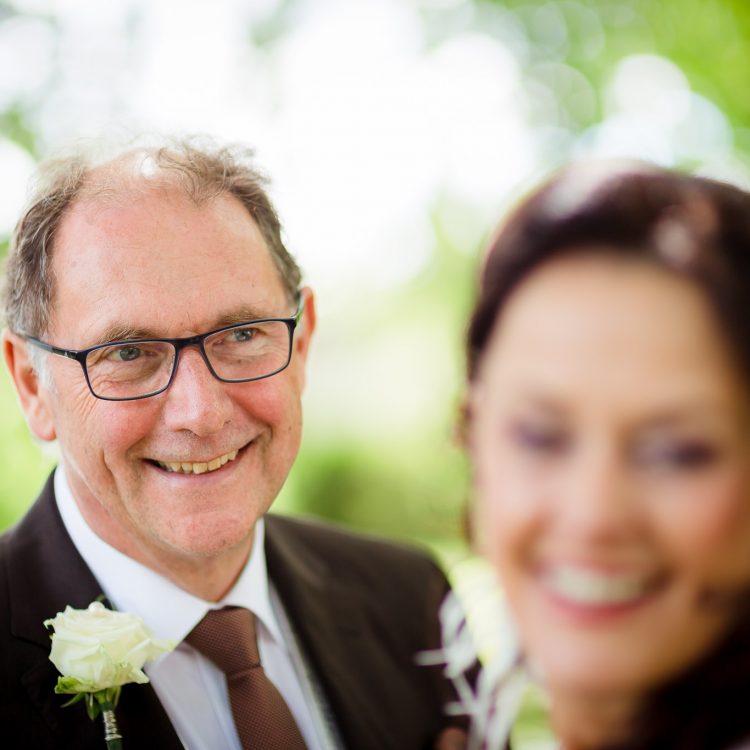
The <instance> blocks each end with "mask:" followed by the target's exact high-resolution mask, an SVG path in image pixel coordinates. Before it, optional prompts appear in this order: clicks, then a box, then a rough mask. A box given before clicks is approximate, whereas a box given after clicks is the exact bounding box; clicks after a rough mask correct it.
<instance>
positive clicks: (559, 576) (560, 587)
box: [545, 566, 647, 605]
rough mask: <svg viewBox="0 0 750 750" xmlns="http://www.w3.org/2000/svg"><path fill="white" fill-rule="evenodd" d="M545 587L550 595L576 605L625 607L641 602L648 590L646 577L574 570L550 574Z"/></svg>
mask: <svg viewBox="0 0 750 750" xmlns="http://www.w3.org/2000/svg"><path fill="white" fill-rule="evenodd" d="M545 583H546V585H547V587H548V588H549V589H550V590H551V591H553V592H554V593H555V594H557V595H558V596H560V597H562V598H563V599H567V600H568V601H569V602H571V603H573V604H590V605H609V604H623V603H625V602H629V601H633V600H635V599H638V598H639V597H641V596H642V595H643V594H644V592H645V591H646V590H647V582H646V580H645V579H644V578H643V576H637V575H633V574H627V573H604V572H602V571H595V570H592V569H590V568H579V567H573V566H563V567H557V568H554V569H552V570H549V571H548V572H547V574H546V575H545Z"/></svg>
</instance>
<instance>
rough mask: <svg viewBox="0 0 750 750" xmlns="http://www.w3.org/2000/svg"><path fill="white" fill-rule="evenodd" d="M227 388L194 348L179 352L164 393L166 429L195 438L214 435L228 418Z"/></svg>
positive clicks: (229, 406)
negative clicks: (194, 435)
mask: <svg viewBox="0 0 750 750" xmlns="http://www.w3.org/2000/svg"><path fill="white" fill-rule="evenodd" d="M227 388H228V386H227V385H226V384H225V383H222V382H221V381H220V380H217V379H216V378H215V377H214V376H213V374H212V373H211V372H210V371H209V369H208V365H207V364H206V362H205V361H204V359H203V357H202V356H201V353H200V352H199V351H198V350H197V349H196V348H195V347H188V348H186V349H183V350H182V352H181V353H180V358H179V361H178V362H177V371H176V372H175V374H174V377H173V378H172V383H171V385H170V386H169V388H168V389H167V391H166V394H165V395H166V397H167V405H166V409H165V419H166V422H167V427H169V428H170V429H172V430H189V431H190V432H192V433H194V434H196V435H199V436H207V435H212V434H214V433H216V432H218V431H219V430H221V429H222V427H224V425H225V424H226V423H227V422H228V421H229V420H230V419H231V415H232V409H233V401H232V398H231V396H230V395H229V393H228V391H227Z"/></svg>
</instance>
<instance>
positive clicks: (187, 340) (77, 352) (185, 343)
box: [21, 297, 305, 401]
mask: <svg viewBox="0 0 750 750" xmlns="http://www.w3.org/2000/svg"><path fill="white" fill-rule="evenodd" d="M304 310H305V299H304V297H300V300H299V304H298V306H297V311H296V312H295V313H294V315H292V316H291V317H289V318H257V319H254V320H245V321H240V322H237V323H231V324H229V325H225V326H221V327H220V328H214V329H213V330H211V331H207V332H206V333H199V334H198V335H197V336H184V337H182V338H176V339H159V338H139V339H122V340H118V341H107V342H105V343H103V344H97V345H96V346H90V347H89V348H88V349H62V348H61V347H59V346H54V345H53V344H48V343H47V342H46V341H42V340H40V339H38V338H36V337H35V336H31V335H29V334H21V336H22V338H24V339H25V340H26V341H28V342H29V343H30V344H32V345H33V346H36V347H38V348H39V349H44V351H46V352H50V353H51V354H57V355H59V356H61V357H66V358H67V359H74V360H75V361H76V362H78V364H79V365H81V369H82V370H83V375H84V377H85V378H86V385H87V386H88V387H89V391H90V392H91V395H92V396H93V397H94V398H98V399H99V400H101V401H140V400H141V399H144V398H151V396H158V395H159V394H160V393H164V391H166V390H167V388H169V386H170V385H172V381H173V380H174V376H175V373H176V372H177V365H178V363H179V361H180V352H181V351H182V350H183V349H185V348H187V347H189V346H195V347H197V349H198V351H199V352H200V355H201V357H202V358H203V361H204V362H205V363H206V367H207V368H208V371H209V372H210V373H211V375H213V376H214V377H215V378H216V379H217V380H219V381H221V382H222V383H250V382H252V381H254V380H264V379H265V378H270V377H271V376H272V375H277V374H278V373H280V372H281V371H282V370H285V369H286V368H287V367H289V363H290V362H291V361H292V346H293V342H294V331H295V330H296V328H297V326H298V325H299V321H300V319H301V318H302V313H303V312H304ZM258 323H285V324H286V326H287V329H288V330H289V351H288V353H287V358H286V362H285V363H284V364H283V365H282V366H281V367H279V368H277V369H276V370H274V371H273V372H269V373H267V374H266V375H258V376H256V377H253V378H238V379H234V378H222V377H221V376H220V375H218V374H217V373H216V370H214V368H213V366H212V365H211V362H210V360H209V358H208V355H207V354H206V349H205V346H204V343H203V342H204V341H205V340H206V339H207V338H208V337H209V336H213V335H214V334H216V333H221V332H222V331H229V330H232V329H233V328H242V327H243V326H249V325H257V324H258ZM146 343H158V344H171V345H172V346H173V347H174V350H175V354H174V361H173V362H172V372H171V373H170V374H169V380H167V382H166V384H165V385H164V386H162V387H161V388H159V389H157V390H155V391H151V392H150V393H144V394H143V395H142V396H124V397H123V396H120V397H113V396H100V395H98V394H97V393H94V389H93V388H92V387H91V381H90V380H89V372H88V366H87V364H86V358H87V357H88V355H89V354H91V352H95V351H96V350H97V349H106V348H107V347H110V346H122V345H127V344H146Z"/></svg>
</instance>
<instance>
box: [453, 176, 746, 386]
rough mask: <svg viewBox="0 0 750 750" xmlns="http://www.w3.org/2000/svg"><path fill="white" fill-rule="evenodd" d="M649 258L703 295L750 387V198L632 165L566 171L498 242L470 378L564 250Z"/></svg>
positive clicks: (526, 205)
mask: <svg viewBox="0 0 750 750" xmlns="http://www.w3.org/2000/svg"><path fill="white" fill-rule="evenodd" d="M580 251H588V252H591V253H601V254H615V255H618V256H623V257H630V258H634V259H643V260H646V261H650V262H653V263H656V264H658V265H659V266H662V267H664V268H667V269H671V270H672V271H674V272H675V273H677V274H679V275H681V276H684V277H685V278H688V279H690V280H692V281H693V282H694V283H695V284H696V285H697V286H698V287H699V288H700V289H701V290H702V291H703V292H704V294H705V296H706V298H707V300H708V301H709V303H710V305H711V307H712V309H713V310H714V312H715V314H716V318H717V321H718V324H719V326H720V327H721V329H722V331H723V332H724V334H725V336H726V339H727V342H728V344H729V345H730V348H731V349H732V350H733V352H734V353H735V354H736V355H737V358H738V361H739V365H740V367H741V368H742V369H743V371H744V373H745V375H746V376H747V378H748V381H750V195H749V194H748V193H746V192H744V191H742V190H740V189H739V188H737V187H734V186H731V185H728V184H725V183H721V182H716V181H714V180H709V179H706V178H702V177H694V176H690V175H685V174H680V173H676V172H672V171H669V170H665V169H658V168H656V167H648V166H645V165H639V164H636V163H633V164H631V165H629V166H627V167H626V166H623V165H622V164H617V165H615V164H613V163H611V162H609V163H608V162H600V163H590V164H580V165H574V166H571V167H568V168H567V169H565V170H564V171H562V172H561V173H559V174H558V175H557V176H555V177H553V178H552V179H551V180H550V181H549V182H547V183H546V184H545V185H543V186H542V187H541V188H540V189H538V190H537V191H536V192H534V193H533V194H532V195H531V196H530V197H528V198H527V199H526V200H525V201H524V202H523V203H522V204H521V205H520V206H519V207H518V208H517V209H516V211H515V212H514V213H513V214H511V216H510V218H509V219H508V220H507V222H506V223H505V224H504V225H503V227H502V228H501V229H500V231H499V232H498V234H497V235H496V237H495V239H494V241H493V242H492V244H491V246H490V249H489V252H488V254H487V258H486V261H485V265H484V268H483V271H482V274H481V280H480V289H479V297H478V300H477V303H476V306H475V308H474V312H473V315H472V318H471V323H470V325H469V331H468V341H467V357H468V375H469V380H473V379H474V377H475V376H476V373H477V366H478V363H479V360H480V359H481V356H482V353H483V352H484V349H485V347H486V345H487V342H488V340H489V338H490V334H491V333H492V330H493V328H494V325H495V322H496V321H497V319H498V318H499V316H500V314H501V312H502V310H503V307H504V305H505V303H506V302H507V300H508V298H509V296H510V295H511V293H512V292H513V290H514V289H515V288H516V287H517V286H518V284H519V283H520V282H521V281H523V279H524V278H526V276H528V275H529V274H530V273H531V272H533V271H534V270H536V269H537V268H539V267H540V266H541V265H542V264H544V263H546V262H547V261H549V260H551V259H553V258H555V257H558V256H560V255H562V254H564V253H570V252H580Z"/></svg>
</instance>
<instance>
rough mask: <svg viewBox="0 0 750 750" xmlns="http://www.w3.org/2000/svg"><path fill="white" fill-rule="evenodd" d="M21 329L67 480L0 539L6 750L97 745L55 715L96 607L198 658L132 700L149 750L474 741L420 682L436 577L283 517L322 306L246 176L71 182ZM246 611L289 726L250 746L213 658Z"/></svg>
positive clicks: (51, 487)
mask: <svg viewBox="0 0 750 750" xmlns="http://www.w3.org/2000/svg"><path fill="white" fill-rule="evenodd" d="M6 322H7V326H8V330H6V331H5V333H4V338H3V350H4V356H5V361H6V363H7V365H8V368H9V370H10V373H11V376H12V378H13V381H14V383H15V386H16V389H17V393H18V398H19V401H20V404H21V407H22V408H23V410H24V412H25V415H26V419H27V422H28V424H29V427H30V429H31V431H32V432H33V434H34V435H35V436H36V437H37V438H39V439H40V440H43V441H52V440H57V442H58V444H59V448H60V451H61V454H62V460H61V462H60V466H59V467H58V469H57V471H56V472H55V473H54V475H53V477H51V478H50V480H49V481H48V483H47V485H46V487H45V488H44V490H43V491H42V493H41V495H40V497H39V498H38V500H37V502H36V503H35V505H34V506H33V507H32V509H31V510H30V512H29V513H28V515H27V516H26V518H25V519H24V520H22V521H21V523H20V524H19V525H18V526H17V527H16V528H15V529H13V530H12V531H10V532H9V533H8V534H7V535H6V536H5V537H4V538H2V540H1V541H0V657H1V658H0V664H2V668H1V669H0V672H1V674H2V676H1V677H0V727H2V729H1V730H0V731H1V732H2V736H3V741H2V744H3V747H14V748H15V747H23V748H27V747H33V748H60V747H75V748H89V747H91V748H94V747H96V748H99V747H101V746H102V742H103V739H102V727H101V725H100V723H98V722H97V723H94V722H91V721H89V719H88V718H87V716H86V712H85V711H84V710H83V708H82V707H81V706H72V707H66V708H63V707H62V703H63V701H64V698H63V697H61V696H58V695H55V694H54V692H53V689H54V685H55V683H56V679H57V672H56V670H55V668H54V667H53V665H52V664H51V663H50V662H49V660H48V654H49V647H50V639H49V633H48V632H47V631H46V630H45V629H44V626H43V621H44V620H45V619H47V618H50V617H53V616H54V615H55V614H56V613H57V612H58V611H61V610H63V609H64V608H65V606H66V605H71V606H72V607H74V608H85V607H87V605H88V604H89V603H90V602H91V601H93V600H94V599H95V598H96V597H97V596H99V595H100V594H104V595H105V596H106V597H107V599H108V601H109V602H110V603H111V605H112V606H113V607H115V608H116V609H118V610H121V611H126V612H131V613H133V614H137V615H140V616H141V617H142V618H143V619H144V620H145V622H146V624H147V625H148V626H149V627H150V628H151V629H152V630H153V631H154V633H155V635H156V636H157V637H160V638H166V639H171V640H173V641H175V642H176V643H178V644H179V645H178V647H177V648H176V650H175V651H174V652H172V653H171V654H169V655H167V656H165V657H163V658H162V659H161V660H159V661H157V662H155V663H154V664H153V666H152V667H150V668H148V667H147V671H148V672H149V675H150V678H151V682H150V684H148V685H128V686H126V687H125V688H124V689H123V692H122V697H121V700H120V703H119V705H118V708H117V720H118V723H119V727H120V732H121V734H122V735H123V737H124V742H125V743H126V744H127V746H128V747H131V748H132V747H144V748H146V747H159V748H172V747H175V748H176V747H180V746H185V747H187V748H191V749H193V748H195V749H204V750H216V748H225V747H226V748H241V747H248V746H253V747H269V748H273V747H276V746H279V747H281V746H282V745H281V744H280V742H281V741H280V740H274V739H273V737H274V735H273V731H274V727H275V726H276V725H279V724H282V723H283V724H284V726H285V727H287V725H288V730H289V732H290V733H292V734H294V736H295V737H296V738H297V739H296V740H295V742H294V743H292V742H291V740H290V744H289V745H287V744H286V742H284V743H283V746H284V747H287V746H289V747H301V746H304V745H306V746H307V747H308V748H310V749H311V750H312V749H313V748H328V747H346V748H355V749H357V750H368V749H370V748H371V749H372V750H384V749H385V748H394V749H398V750H408V749H409V748H430V747H433V746H436V744H440V743H442V744H440V746H447V744H446V743H450V742H452V741H453V739H455V738H456V737H457V736H458V737H460V734H457V733H456V731H455V730H454V729H450V728H448V727H449V725H450V721H449V720H448V719H447V718H446V717H445V716H444V714H443V708H444V705H445V702H446V701H447V700H448V698H449V694H448V693H449V691H448V689H447V686H446V685H445V683H444V682H443V681H442V677H441V675H440V673H439V672H436V671H435V670H434V669H428V668H425V667H419V666H417V665H416V664H415V655H416V654H417V652H419V651H422V650H425V649H429V648H433V647H434V646H435V645H436V644H437V641H438V627H437V608H438V606H439V603H440V601H441V599H442V597H443V595H444V594H445V591H446V582H445V579H444V577H443V576H442V575H441V574H440V573H439V572H438V570H437V569H436V567H435V566H434V565H433V564H432V563H431V562H430V561H429V560H427V559H426V558H425V557H423V556H421V555H420V554H418V553H415V552H413V551H409V550H406V549H402V548H399V547H396V546H393V545H389V544H385V543H380V542H375V541H370V540H365V539H362V538H357V537H354V536H352V535H349V534H345V533H343V532H341V531H337V530H334V529H332V528H329V527H326V526H323V525H320V524H313V523H304V522H300V521H293V520H290V519H285V518H281V517H275V516H273V515H266V513H267V511H268V510H269V508H270V506H271V504H272V502H273V500H274V498H275V497H276V495H277V494H278V492H279V490H280V488H281V486H282V484H283V483H284V481H285V479H286V476H287V473H288V472H289V470H290V468H291V465H292V463H293V461H294V458H295V456H296V454H297V449H298V446H299V442H300V432H301V408H300V396H301V393H302V389H303V386H304V381H305V364H306V360H307V356H308V352H309V347H310V341H311V338H312V334H313V331H314V329H315V302H314V297H313V294H312V292H311V290H310V289H309V288H307V287H304V288H300V273H299V270H298V268H297V266H296V264H295V262H294V260H293V259H292V258H291V257H290V255H289V254H288V252H287V251H286V249H285V248H284V245H283V243H282V240H281V237H280V228H279V222H278V219H277V217H276V214H275V212H274V209H273V207H272V205H271V203H270V202H269V199H268V197H267V195H266V193H265V192H264V189H263V183H262V180H261V178H260V177H259V175H258V174H257V173H256V172H255V171H254V170H253V168H252V167H251V166H250V165H249V164H248V162H247V160H246V159H245V157H244V155H243V154H241V153H239V152H236V151H233V150H229V149H216V148H204V147H199V146H197V145H196V144H195V143H190V142H185V143H176V144H169V145H167V146H164V147H161V148H146V149H136V150H132V151H129V152H124V153H121V154H120V155H118V156H117V157H115V158H112V159H110V160H108V161H104V162H100V163H94V162H92V161H87V160H86V159H85V158H82V157H76V158H70V159H63V160H60V161H58V162H54V163H51V164H50V165H49V166H48V167H47V169H46V172H45V174H44V175H43V177H42V179H41V182H40V186H39V188H38V191H37V194H36V195H35V197H34V198H33V200H32V201H31V204H30V208H29V209H28V210H27V211H26V213H25V214H24V216H23V217H22V219H21V221H20V222H19V225H18V227H17V230H16V232H15V235H14V238H13V241H12V246H11V253H10V258H9V262H8V279H7V294H6ZM56 355H57V356H56ZM226 608H230V609H226ZM235 608H240V609H241V611H242V612H243V613H245V612H246V610H250V611H251V612H252V613H253V616H250V617H251V620H250V621H251V623H254V630H255V633H256V635H257V648H258V649H259V651H260V660H261V663H262V665H263V667H264V668H265V673H266V675H267V676H268V679H269V680H270V683H271V687H268V685H267V682H264V687H263V690H270V691H273V692H274V695H275V696H276V697H275V698H274V700H276V699H277V698H278V696H279V695H280V696H281V698H280V699H279V700H281V706H282V707H283V711H284V712H286V713H285V714H284V718H283V720H282V719H278V718H277V715H276V714H275V713H274V715H273V716H269V717H268V720H267V721H266V722H265V725H272V726H271V728H270V729H269V728H268V726H266V727H265V728H264V727H263V726H260V728H258V727H255V728H251V729H250V730H248V728H247V727H246V726H245V723H244V722H245V719H246V718H247V717H245V718H241V717H238V715H237V713H236V705H235V704H236V702H237V698H236V695H235V694H233V692H232V691H233V688H232V687H231V685H230V683H229V682H228V681H227V679H226V678H225V676H224V673H223V672H222V669H223V667H220V665H219V663H218V660H217V658H216V657H215V656H212V655H207V654H206V652H205V650H204V649H203V647H202V646H201V645H200V644H201V641H200V639H199V638H198V639H196V637H195V634H196V633H197V632H198V631H199V630H200V628H201V627H202V626H203V625H202V623H205V622H207V621H208V619H209V618H207V620H204V619H203V618H204V616H205V615H207V613H209V612H210V611H211V610H219V611H222V612H230V611H231V612H236V609H235ZM250 628H252V625H251V626H250ZM250 628H248V630H249V629H250ZM245 635H246V633H244V632H243V635H242V638H244V637H245ZM213 637H214V636H210V637H209V640H211V638H213ZM216 637H219V638H221V637H224V639H225V640H226V639H227V638H228V639H230V640H232V639H236V638H238V637H239V636H236V635H231V636H230V635H226V636H223V635H220V636H216ZM204 640H205V639H204ZM250 640H251V641H252V647H255V644H256V639H255V638H252V636H250ZM232 642H234V641H233V640H232ZM196 644H197V645H196ZM229 650H230V651H231V650H232V649H231V647H230V648H229ZM258 700H265V698H262V699H261V698H258ZM246 703H247V701H246ZM253 705H257V703H255V702H254V703H253ZM280 710H282V709H280ZM250 713H251V714H252V713H253V712H252V711H250ZM256 713H257V712H256ZM257 718H258V717H255V719H257ZM251 719H252V717H251ZM255 719H252V720H253V721H255ZM257 723H258V722H257V721H256V724H257ZM260 723H261V724H263V722H262V721H261V722H260ZM248 731H249V732H251V733H252V732H258V733H260V734H258V735H257V736H256V735H253V736H252V737H251V739H250V740H248V739H247V733H248ZM266 731H269V732H270V733H271V734H270V735H268V736H266V735H264V732H266ZM261 735H262V736H261ZM290 736H291V734H290ZM269 737H270V739H269ZM299 743H301V744H299Z"/></svg>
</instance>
